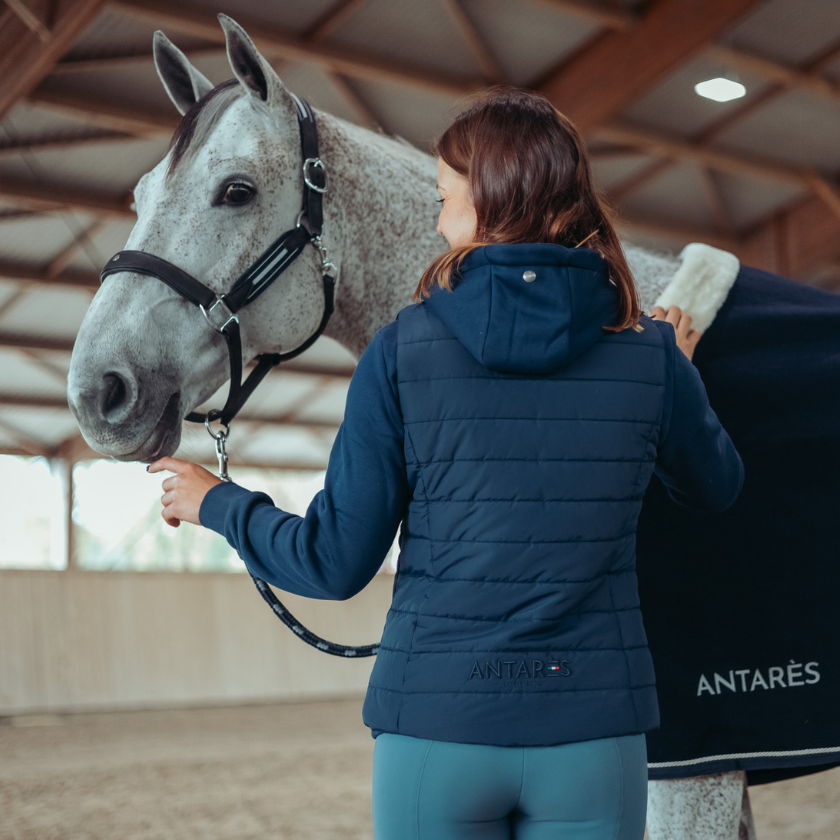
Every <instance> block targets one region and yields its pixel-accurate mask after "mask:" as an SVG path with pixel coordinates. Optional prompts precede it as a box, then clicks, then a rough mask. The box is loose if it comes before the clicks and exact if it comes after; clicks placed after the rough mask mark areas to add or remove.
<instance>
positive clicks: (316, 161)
mask: <svg viewBox="0 0 840 840" xmlns="http://www.w3.org/2000/svg"><path fill="white" fill-rule="evenodd" d="M310 166H317V167H318V168H319V169H322V170H323V172H324V186H323V187H319V186H318V185H317V184H313V183H312V181H310V180H309V172H308V171H307V170H308V167H310ZM303 182H304V183H305V184H306V186H307V187H309V189H310V190H315V192H317V193H321V194H322V195H323V194H324V193H325V192H326V191H327V187H328V185H329V179H328V178H327V167H326V166H324V161H322V160H321V158H319V157H317V158H307V159H306V160H305V161H304V162H303Z"/></svg>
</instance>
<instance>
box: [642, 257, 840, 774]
mask: <svg viewBox="0 0 840 840" xmlns="http://www.w3.org/2000/svg"><path fill="white" fill-rule="evenodd" d="M694 363H695V364H696V366H697V368H698V370H699V371H700V374H701V376H702V378H703V381H704V383H705V385H706V389H707V392H708V395H709V401H710V403H711V405H712V408H713V409H714V410H715V412H716V413H717V415H718V417H719V418H720V421H721V423H722V424H723V427H724V428H725V429H726V430H727V431H728V432H729V434H730V436H731V437H732V440H733V441H734V443H735V446H736V447H737V449H738V451H739V453H740V454H741V457H742V458H743V461H744V470H745V479H744V487H743V490H742V491H741V495H740V497H739V498H738V500H737V501H736V502H735V504H734V505H733V506H732V507H731V508H730V509H729V510H727V511H725V512H724V513H721V514H701V513H693V512H689V511H686V510H683V509H682V508H679V507H678V506H677V505H675V504H674V503H673V502H671V501H670V499H669V498H668V495H667V493H666V492H665V490H664V487H663V486H662V484H661V483H660V482H659V480H658V479H657V478H656V477H655V476H654V478H653V480H652V482H651V485H650V487H649V489H648V492H647V495H646V496H645V500H644V504H643V507H642V512H641V516H640V519H639V527H638V538H637V564H638V575H639V589H640V597H641V604H642V612H643V615H644V619H645V627H646V630H647V633H648V638H649V642H650V650H651V653H652V655H653V661H654V666H655V669H656V675H657V691H658V695H659V704H660V712H661V721H662V723H661V728H660V729H659V730H657V731H654V732H649V733H648V761H649V775H650V778H651V779H665V778H681V777H686V776H698V775H703V774H706V773H719V772H724V771H729V770H746V771H748V779H749V781H750V782H751V783H753V784H755V783H760V782H763V781H772V780H775V779H778V778H785V777H787V776H792V775H799V774H801V773H802V772H811V771H815V770H819V769H823V766H825V765H833V764H836V763H837V762H840V657H838V643H840V629H838V628H840V620H838V619H839V618H840V296H838V295H834V294H831V293H829V292H825V291H821V290H819V289H815V288H812V287H808V286H805V285H803V284H800V283H797V282H794V281H792V280H788V279H786V278H783V277H778V276H776V275H773V274H768V273H766V272H763V271H759V270H757V269H752V268H746V267H742V268H741V270H740V272H739V274H738V276H737V279H736V281H735V283H734V285H733V286H732V289H731V291H730V292H729V295H728V297H727V299H726V301H725V303H724V304H723V306H722V308H721V309H720V311H719V312H718V314H717V316H716V318H715V320H714V321H713V323H712V325H711V326H710V327H709V328H708V330H707V331H706V332H705V333H704V335H703V337H702V338H701V340H700V343H699V344H698V345H697V349H696V351H695V354H694ZM797 768H798V769H797ZM803 768H809V769H804V770H803Z"/></svg>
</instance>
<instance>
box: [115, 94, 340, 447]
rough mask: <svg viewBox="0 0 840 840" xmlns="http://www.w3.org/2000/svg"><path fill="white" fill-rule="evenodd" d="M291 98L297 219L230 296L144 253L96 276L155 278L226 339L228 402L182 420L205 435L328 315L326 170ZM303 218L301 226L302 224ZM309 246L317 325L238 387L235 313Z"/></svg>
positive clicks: (312, 130)
mask: <svg viewBox="0 0 840 840" xmlns="http://www.w3.org/2000/svg"><path fill="white" fill-rule="evenodd" d="M291 95H292V97H294V100H295V102H296V104H297V106H298V126H299V128H300V146H301V151H302V153H303V209H302V210H301V211H300V213H299V214H298V218H297V223H296V225H295V227H293V228H292V229H291V230H287V231H286V232H285V233H282V234H281V235H280V236H279V237H278V238H277V239H276V240H275V241H274V242H273V243H272V244H271V245H269V247H268V248H267V249H266V250H265V251H264V252H263V254H262V255H261V256H260V257H259V258H258V259H257V261H256V262H255V263H254V264H253V265H252V266H251V267H250V268H249V269H248V270H247V271H245V273H244V274H242V275H241V276H240V277H239V278H238V279H237V280H236V282H235V283H234V284H233V286H232V287H231V289H230V291H229V292H227V293H226V294H223V295H220V294H217V293H216V292H214V291H213V290H212V289H210V288H208V287H207V286H205V285H204V284H203V283H201V282H200V281H198V280H196V279H195V277H193V276H192V275H191V274H188V273H187V272H186V271H184V270H183V269H181V268H178V266H176V265H173V264H172V263H171V262H169V261H168V260H165V259H162V258H161V257H157V256H155V255H154V254H147V253H145V252H144V251H120V252H119V253H117V254H115V255H114V256H113V257H111V259H110V260H109V261H108V263H107V265H106V266H105V268H103V269H102V272H101V274H100V276H99V277H100V282H102V281H104V280H105V278H106V277H107V276H108V275H109V274H116V273H117V272H120V271H132V272H135V273H138V274H146V275H149V276H150V277H156V278H157V279H158V280H162V281H163V282H164V283H166V285H167V286H170V287H171V288H172V289H174V290H175V291H176V292H178V294H179V295H181V297H183V298H186V299H187V300H188V301H190V303H194V304H195V305H196V306H198V307H199V309H201V311H202V313H203V314H204V317H205V318H206V319H207V322H208V323H209V324H210V326H211V327H213V329H214V330H216V331H217V332H220V333H221V334H222V335H223V336H224V337H225V341H226V342H227V346H228V355H229V356H230V391H229V392H228V398H227V402H226V403H225V406H224V408H222V409H221V410H220V409H211V410H210V411H208V412H207V414H200V413H198V412H195V411H193V412H190V414H188V415H187V416H186V418H185V419H186V420H190V421H191V422H193V423H204V424H205V425H207V426H208V431H209V423H210V421H212V420H219V422H220V423H221V424H222V425H223V426H225V427H228V426H229V425H230V421H231V420H232V419H233V418H234V417H235V416H236V414H237V412H238V411H239V410H240V409H241V408H242V406H243V405H244V404H245V401H246V400H247V399H248V397H250V396H251V394H252V393H253V392H254V389H255V388H256V387H257V385H259V384H260V382H261V381H262V380H263V378H264V377H265V375H266V374H267V373H268V372H269V370H271V368H273V367H274V366H275V365H278V364H280V362H285V361H287V360H288V359H293V358H295V356H298V355H300V354H301V353H303V351H304V350H307V349H309V348H310V347H311V346H312V345H313V343H314V342H315V340H316V339H317V338H319V337H320V336H321V334H322V333H323V332H324V328H325V327H326V326H327V322H328V321H329V319H330V315H332V312H333V303H334V296H335V270H336V268H335V266H334V265H333V264H332V263H331V262H329V261H328V260H327V258H326V253H327V252H326V248H325V247H324V246H323V245H322V244H321V233H322V230H323V224H324V216H323V206H322V196H323V194H324V193H325V192H326V191H327V171H326V167H325V166H324V163H323V161H322V160H321V158H320V157H319V156H318V129H317V126H316V123H315V114H314V113H313V111H312V108H311V107H310V106H309V103H308V102H307V101H306V100H305V99H303V98H302V97H299V96H296V95H295V94H293V93H292V94H291ZM304 218H305V220H306V223H307V224H306V226H303V225H302V224H301V222H302V220H303V219H304ZM308 242H311V243H312V244H313V245H314V246H315V247H316V248H317V249H318V254H319V256H320V258H321V273H322V275H323V280H324V315H323V317H322V318H321V323H320V324H319V325H318V328H317V329H316V330H315V332H314V333H313V334H312V335H311V336H310V337H309V338H308V339H307V340H306V341H305V342H304V343H303V344H301V345H300V347H297V348H295V349H294V350H291V351H289V352H288V353H264V354H262V355H260V356H258V357H257V358H258V359H259V361H258V363H257V366H256V367H255V368H254V370H252V371H251V374H250V375H249V376H248V378H247V380H246V381H245V382H244V383H243V382H242V340H241V338H240V334H239V318H238V317H237V315H236V313H237V312H238V311H239V310H240V309H241V308H242V307H243V306H246V305H247V304H249V303H251V301H252V300H255V299H256V298H257V297H259V295H261V294H262V293H263V292H264V291H265V290H266V289H267V288H268V287H269V286H270V285H271V284H272V283H273V282H274V281H275V280H276V279H277V278H278V277H279V276H280V275H281V274H282V273H283V272H284V271H285V270H286V269H287V268H288V267H289V266H290V265H291V264H292V262H293V261H294V260H295V258H296V257H297V256H298V254H300V253H301V251H303V249H304V248H305V247H306V244H307V243H308ZM211 434H212V432H211Z"/></svg>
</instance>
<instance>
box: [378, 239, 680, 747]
mask: <svg viewBox="0 0 840 840" xmlns="http://www.w3.org/2000/svg"><path fill="white" fill-rule="evenodd" d="M528 247H530V248H539V249H546V248H547V249H555V254H556V253H557V252H565V253H566V254H571V253H572V252H570V251H568V250H567V249H563V248H561V247H560V246H550V245H540V246H524V245H522V246H489V247H486V248H484V249H481V250H482V251H484V252H485V257H487V256H488V255H489V256H491V257H492V255H493V254H494V253H495V254H496V255H499V254H509V253H514V254H516V255H517V256H518V257H519V258H521V257H522V256H523V254H531V253H532V252H530V251H527V252H526V251H523V250H522V249H525V248H528ZM505 248H507V249H509V250H508V251H502V250H501V249H505ZM511 248H513V249H516V248H519V249H520V250H519V251H511V250H510V249H511ZM493 249H496V250H495V251H493ZM577 250H578V251H584V249H577ZM533 253H536V252H533ZM539 253H544V250H543V251H540V252H539ZM585 255H588V257H587V259H590V262H591V258H595V259H596V260H600V258H598V257H597V255H594V254H593V253H592V252H585ZM470 256H472V255H470ZM529 264H530V263H529V262H527V261H525V262H520V263H519V264H515V263H513V264H507V265H503V266H498V265H490V266H488V265H486V264H485V263H484V262H482V263H481V264H480V265H479V269H480V270H481V271H484V272H486V271H488V270H490V271H491V273H492V272H496V273H498V272H499V271H501V272H514V273H515V274H516V277H515V278H514V279H517V280H518V279H519V278H521V277H522V274H523V269H527V268H528V267H529ZM588 265H589V264H587V270H589V271H590V273H591V269H589V268H588ZM563 270H564V271H568V270H571V269H569V268H568V266H566V267H563ZM536 272H537V275H538V278H537V280H538V282H539V280H540V279H542V278H543V277H544V276H545V274H546V269H545V267H543V266H539V265H537V268H536ZM599 278H600V279H599ZM479 279H481V278H479ZM496 279H498V278H496ZM606 279H607V278H606V273H605V271H601V273H600V275H598V274H597V272H596V274H595V275H594V280H592V282H596V281H597V282H599V283H600V284H601V286H602V287H603V288H602V290H601V291H600V292H599V294H601V295H603V294H604V291H603V289H604V288H605V289H608V288H609V287H607V286H606ZM509 280H510V278H505V281H506V282H508V281H509ZM511 282H512V281H511ZM472 287H473V288H475V287H476V284H475V283H473V286H472ZM585 287H586V288H589V286H588V285H587V286H585ZM493 288H494V290H495V289H496V286H494V287H493ZM523 288H524V287H523ZM456 291H457V290H456ZM436 293H437V294H441V295H450V294H452V293H449V292H446V291H443V290H436ZM465 294H466V293H465ZM494 294H498V292H497V291H494ZM455 302H456V298H455V296H454V295H453V298H452V299H451V302H450V301H448V300H447V301H445V303H446V305H447V306H448V305H453V306H454V305H455ZM432 304H434V301H425V302H424V303H420V304H416V305H414V306H409V307H407V308H406V309H404V310H402V312H400V314H399V316H398V319H397V330H398V335H397V355H396V371H397V381H398V398H399V403H400V409H401V412H402V416H403V420H404V424H405V442H404V449H405V461H406V468H407V473H408V478H409V486H410V488H411V491H412V498H411V501H410V503H409V506H408V510H407V512H406V515H405V518H404V519H403V522H402V530H401V536H400V556H399V565H398V570H397V574H396V578H395V581H394V594H393V602H392V606H391V609H390V610H389V612H388V616H387V621H386V625H385V629H384V632H383V636H382V646H381V649H380V651H379V655H378V656H377V659H376V663H375V665H374V668H373V672H372V675H371V680H370V686H369V689H368V692H367V697H366V699H365V704H364V712H363V716H364V721H365V723H366V724H367V725H368V726H370V727H371V729H372V730H373V734H374V736H376V735H378V734H380V733H382V732H391V733H398V734H403V735H410V736H414V737H418V738H431V739H435V740H443V741H455V742H461V743H475V744H494V745H498V746H539V745H552V744H559V743H565V742H571V741H581V740H588V739H593V738H603V737H608V736H617V735H624V734H630V733H638V732H645V731H647V730H649V729H652V728H655V727H657V726H658V724H659V712H658V707H657V701H656V689H655V685H654V682H655V681H654V672H653V665H652V662H651V657H650V653H649V651H648V647H647V639H646V636H645V631H644V627H643V624H642V614H641V612H640V608H639V598H638V592H637V583H636V572H635V530H636V521H637V518H638V516H639V511H640V509H641V504H642V497H643V495H644V493H645V489H646V488H647V485H648V482H649V480H650V478H651V475H652V472H653V466H654V461H655V459H656V452H657V444H658V440H659V430H660V423H661V420H662V408H663V393H664V389H665V384H664V383H665V354H664V349H663V339H662V337H661V334H660V332H659V330H658V329H656V328H655V326H654V325H653V322H651V321H650V320H649V319H648V318H646V317H643V318H642V322H641V323H642V325H643V326H646V328H645V329H644V330H643V331H642V332H636V331H634V330H632V329H630V330H625V331H623V332H621V333H607V332H603V331H602V330H601V329H600V322H598V317H597V311H596V310H598V306H593V307H589V310H588V311H587V310H586V302H585V301H584V302H582V303H580V307H581V308H580V311H579V312H577V313H573V315H575V314H576V315H577V317H579V318H587V317H588V318H590V319H593V324H594V325H595V327H596V328H597V331H598V333H597V334H596V333H590V335H591V337H590V339H588V340H587V348H586V349H585V350H583V352H580V353H579V355H577V356H575V357H574V358H571V360H570V361H569V362H568V364H565V365H564V366H561V367H559V368H558V369H555V370H551V371H549V372H539V373H523V372H509V371H505V370H500V369H490V368H488V367H487V366H486V365H485V364H482V363H481V361H479V359H478V358H476V356H475V355H474V353H473V352H471V350H470V349H467V346H465V344H464V341H463V337H459V336H456V335H455V334H454V333H453V331H452V329H450V328H449V327H448V326H447V324H446V323H444V320H442V319H441V317H439V316H438V315H437V314H436V311H435V308H434V306H433V305H432ZM503 304H504V305H507V303H506V302H505V301H503V300H501V299H499V300H496V299H494V301H493V305H497V306H501V305H503ZM601 312H602V313H603V307H601ZM517 329H518V327H517ZM479 332H481V331H480V330H479ZM490 332H491V331H490V330H488V334H489V333H490ZM488 334H483V335H482V336H480V338H481V340H482V341H484V342H485V343H486V342H487V341H490V340H494V341H495V339H493V338H492V335H490V337H489V338H488ZM510 334H511V335H513V336H514V337H513V339H511V341H516V340H517V339H516V332H515V331H513V332H511V333H510ZM506 335H507V333H506ZM522 335H523V338H522V339H521V341H522V342H524V343H527V341H529V340H530V335H531V334H530V333H529V332H527V331H526V332H524V333H523V334H522ZM467 343H468V344H469V342H467ZM509 367H513V366H512V365H510V366H509Z"/></svg>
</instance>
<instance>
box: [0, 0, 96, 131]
mask: <svg viewBox="0 0 840 840" xmlns="http://www.w3.org/2000/svg"><path fill="white" fill-rule="evenodd" d="M103 5H104V0H56V2H54V3H53V14H52V20H51V22H50V28H49V31H48V33H47V35H46V37H43V39H42V37H40V36H39V34H36V33H35V32H33V31H32V30H31V28H30V26H28V25H27V24H26V23H25V22H24V21H23V20H21V18H20V17H12V18H11V19H10V20H6V21H4V24H3V28H2V32H0V79H2V80H3V84H2V86H0V119H2V118H3V117H4V116H5V115H6V114H7V113H8V111H9V109H10V108H11V107H12V106H13V105H14V104H15V103H16V102H18V101H19V100H20V99H22V98H23V97H24V96H26V95H27V94H28V93H29V92H30V91H31V90H32V89H33V88H34V87H36V86H37V85H38V83H39V82H40V81H41V79H43V78H44V77H45V76H46V75H48V74H49V72H50V70H52V68H53V67H54V66H55V64H56V62H57V61H58V60H59V59H60V58H61V56H62V55H64V53H65V52H67V50H68V49H69V48H70V47H71V46H72V45H73V44H74V43H75V42H76V39H77V38H78V37H79V35H80V34H81V32H82V30H83V29H84V28H85V27H86V26H87V25H88V24H89V23H90V22H91V21H92V20H93V19H94V18H95V17H96V16H97V15H98V14H99V11H100V9H101V8H102V6H103Z"/></svg>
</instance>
